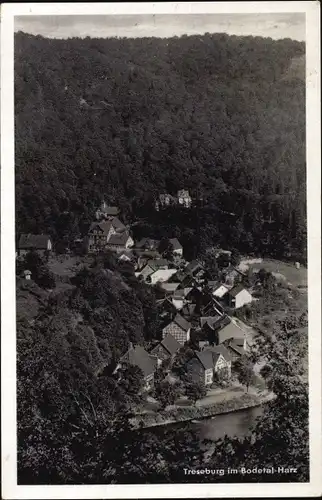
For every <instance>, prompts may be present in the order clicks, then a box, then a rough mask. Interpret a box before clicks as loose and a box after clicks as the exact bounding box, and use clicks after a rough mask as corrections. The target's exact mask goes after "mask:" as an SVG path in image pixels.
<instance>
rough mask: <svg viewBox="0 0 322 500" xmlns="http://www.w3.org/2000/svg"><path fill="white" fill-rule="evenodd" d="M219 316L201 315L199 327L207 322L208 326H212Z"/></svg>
mask: <svg viewBox="0 0 322 500" xmlns="http://www.w3.org/2000/svg"><path fill="white" fill-rule="evenodd" d="M220 318H221V315H219V314H217V315H216V316H202V317H201V318H200V326H201V328H202V327H203V326H204V325H205V324H206V323H207V324H208V326H210V328H213V326H214V324H215V323H217V321H219V320H220Z"/></svg>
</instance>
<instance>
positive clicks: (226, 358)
mask: <svg viewBox="0 0 322 500" xmlns="http://www.w3.org/2000/svg"><path fill="white" fill-rule="evenodd" d="M202 352H211V354H212V358H213V366H214V375H216V374H217V375H219V374H220V373H221V374H222V372H223V371H225V372H226V378H230V377H231V363H232V356H231V353H230V352H229V350H228V349H227V348H226V347H225V346H224V345H216V346H206V347H205V348H204V349H203V351H202Z"/></svg>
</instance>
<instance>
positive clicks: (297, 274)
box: [241, 259, 307, 287]
mask: <svg viewBox="0 0 322 500" xmlns="http://www.w3.org/2000/svg"><path fill="white" fill-rule="evenodd" d="M241 264H242V266H243V267H244V266H245V267H247V268H248V269H252V270H253V271H259V270H260V269H262V268H264V269H266V270H267V271H270V272H271V273H274V275H275V277H276V278H280V279H283V280H286V281H287V282H288V283H290V284H292V285H293V286H295V287H298V286H300V287H307V269H306V268H305V267H303V266H301V267H300V269H296V267H295V264H291V263H287V262H282V261H280V260H274V259H263V260H262V262H260V263H258V262H255V263H248V262H247V259H243V260H242V262H241ZM245 267H244V268H245Z"/></svg>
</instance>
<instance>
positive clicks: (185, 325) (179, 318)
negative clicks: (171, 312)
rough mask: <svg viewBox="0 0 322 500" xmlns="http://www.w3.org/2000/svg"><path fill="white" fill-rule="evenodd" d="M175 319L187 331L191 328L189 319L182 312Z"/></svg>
mask: <svg viewBox="0 0 322 500" xmlns="http://www.w3.org/2000/svg"><path fill="white" fill-rule="evenodd" d="M173 321H174V322H175V323H176V324H177V325H178V326H180V327H181V328H182V329H183V330H185V331H186V332H187V331H188V330H189V329H190V328H191V324H190V323H189V321H187V320H186V319H184V318H183V317H182V316H181V315H180V314H177V315H176V316H175V318H174V320H173Z"/></svg>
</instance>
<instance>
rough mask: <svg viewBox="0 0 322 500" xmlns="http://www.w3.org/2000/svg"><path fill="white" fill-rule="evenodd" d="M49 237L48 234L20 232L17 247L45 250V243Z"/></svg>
mask: <svg viewBox="0 0 322 500" xmlns="http://www.w3.org/2000/svg"><path fill="white" fill-rule="evenodd" d="M48 240H50V237H49V236H48V234H22V235H21V236H20V238H19V243H18V248H19V249H20V250H24V249H32V248H35V249H38V250H47V244H48Z"/></svg>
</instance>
